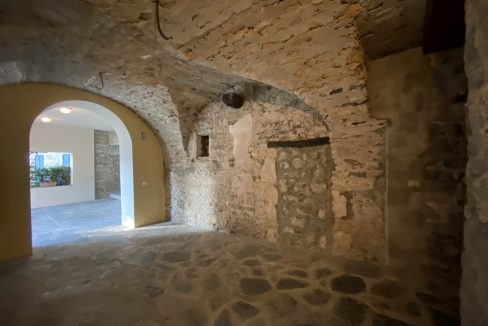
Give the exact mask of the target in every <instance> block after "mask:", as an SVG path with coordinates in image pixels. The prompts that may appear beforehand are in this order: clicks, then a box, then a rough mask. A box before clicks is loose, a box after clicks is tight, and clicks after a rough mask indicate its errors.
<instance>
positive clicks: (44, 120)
mask: <svg viewBox="0 0 488 326" xmlns="http://www.w3.org/2000/svg"><path fill="white" fill-rule="evenodd" d="M41 121H42V122H45V123H49V122H51V121H52V119H51V118H49V117H42V118H41Z"/></svg>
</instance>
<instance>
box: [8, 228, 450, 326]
mask: <svg viewBox="0 0 488 326" xmlns="http://www.w3.org/2000/svg"><path fill="white" fill-rule="evenodd" d="M457 300H458V299H457V298H441V297H439V296H438V295H435V294H434V293H429V292H427V291H424V290H423V289H420V288H417V285H415V282H411V281H408V282H405V281H402V280H399V279H398V278H396V277H394V276H392V275H391V274H390V273H389V272H388V271H387V270H386V269H385V268H383V267H380V266H377V265H374V264H369V263H364V262H357V261H350V260H342V259H337V258H331V257H325V256H324V255H323V254H322V253H320V252H310V251H307V252H305V251H302V250H299V249H294V248H289V247H285V246H279V245H276V244H272V243H267V242H262V241H256V240H254V239H250V238H245V237H240V236H236V235H231V234H224V233H216V232H208V231H205V230H201V229H197V228H192V227H186V226H178V225H166V226H156V227H149V228H144V229H141V230H132V231H125V232H121V233H118V234H114V235H110V236H107V237H97V238H92V239H89V240H88V241H87V242H84V243H78V244H74V245H64V246H53V247H46V248H40V249H36V250H35V252H34V256H33V257H31V258H29V259H24V260H21V261H18V262H13V263H8V264H3V265H0V321H1V322H0V324H1V325H9V326H11V325H63V326H64V325H66V326H68V325H117V326H122V325H140V326H151V325H178V326H181V325H183V326H184V325H217V326H224V325H273V326H276V325H303V326H305V325H331V326H335V325H337V326H343V325H375V326H403V325H442V326H448V325H459V321H458V319H457V316H456V314H455V313H452V312H451V311H456V310H457V304H458V303H457Z"/></svg>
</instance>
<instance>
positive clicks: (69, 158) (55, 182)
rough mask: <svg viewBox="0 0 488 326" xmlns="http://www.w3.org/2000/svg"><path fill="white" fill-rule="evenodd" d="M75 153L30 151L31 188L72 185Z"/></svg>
mask: <svg viewBox="0 0 488 326" xmlns="http://www.w3.org/2000/svg"><path fill="white" fill-rule="evenodd" d="M72 162H73V153H66V152H30V153H29V165H30V185H31V188H44V187H59V186H69V185H71V179H72V176H71V171H72Z"/></svg>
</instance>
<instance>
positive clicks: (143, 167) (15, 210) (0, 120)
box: [0, 83, 166, 261]
mask: <svg viewBox="0 0 488 326" xmlns="http://www.w3.org/2000/svg"><path fill="white" fill-rule="evenodd" d="M0 98H2V104H1V105H2V108H1V110H0V124H1V128H0V137H1V138H2V141H3V142H2V143H3V146H2V148H3V151H4V154H5V155H1V158H0V171H1V174H2V176H3V186H2V187H1V191H0V195H1V196H0V205H1V206H2V208H3V214H2V215H1V216H0V249H1V250H0V261H3V260H9V259H14V258H18V257H23V256H28V255H30V254H31V253H32V244H31V226H30V195H29V180H28V162H27V155H28V151H29V133H30V129H31V126H32V123H33V121H34V119H35V118H36V117H37V116H38V115H39V114H40V113H41V112H42V111H43V110H44V109H45V108H48V107H50V106H51V105H53V104H59V103H63V104H66V103H71V104H73V103H74V104H78V105H79V104H82V105H85V106H87V107H89V108H90V110H92V111H93V112H96V113H98V114H101V115H105V116H106V117H108V118H110V119H113V120H114V121H115V122H116V123H117V129H116V130H117V133H118V134H119V135H120V136H122V137H121V138H122V139H123V141H124V142H125V147H126V152H124V154H122V155H123V156H125V157H126V159H127V160H130V161H131V162H129V163H128V164H126V165H125V167H124V169H125V172H123V173H124V179H125V187H124V186H123V187H122V188H123V189H124V190H122V191H123V192H125V195H124V194H123V196H126V199H127V201H126V207H125V209H124V208H122V212H123V214H125V216H124V218H125V219H126V220H125V221H124V224H126V225H130V226H133V227H140V226H144V225H148V224H153V223H157V222H162V221H164V220H165V216H166V214H165V208H166V205H165V189H164V184H165V182H164V167H163V154H162V151H161V148H160V145H159V143H158V140H157V138H156V137H155V136H154V134H153V133H152V131H151V130H150V129H149V127H148V126H147V125H146V124H145V123H144V122H143V121H142V120H141V119H140V118H139V117H138V116H137V115H136V114H135V113H134V112H132V111H131V110H129V109H128V108H126V107H124V106H122V105H120V104H118V103H116V102H113V101H111V100H109V99H106V98H103V97H101V96H98V95H95V94H92V93H89V92H86V91H82V90H77V89H73V88H69V87H66V86H60V85H53V84H41V83H26V84H15V85H7V86H2V87H0ZM73 100H75V102H71V101H73ZM66 101H69V102H66Z"/></svg>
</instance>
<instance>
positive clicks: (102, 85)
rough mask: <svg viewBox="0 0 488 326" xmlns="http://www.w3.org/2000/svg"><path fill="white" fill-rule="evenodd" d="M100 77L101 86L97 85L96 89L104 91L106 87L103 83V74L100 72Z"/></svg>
mask: <svg viewBox="0 0 488 326" xmlns="http://www.w3.org/2000/svg"><path fill="white" fill-rule="evenodd" d="M98 76H99V77H100V86H98V85H95V88H96V89H98V90H102V89H103V88H104V87H105V85H104V83H103V72H101V71H100V72H99V73H98Z"/></svg>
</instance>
